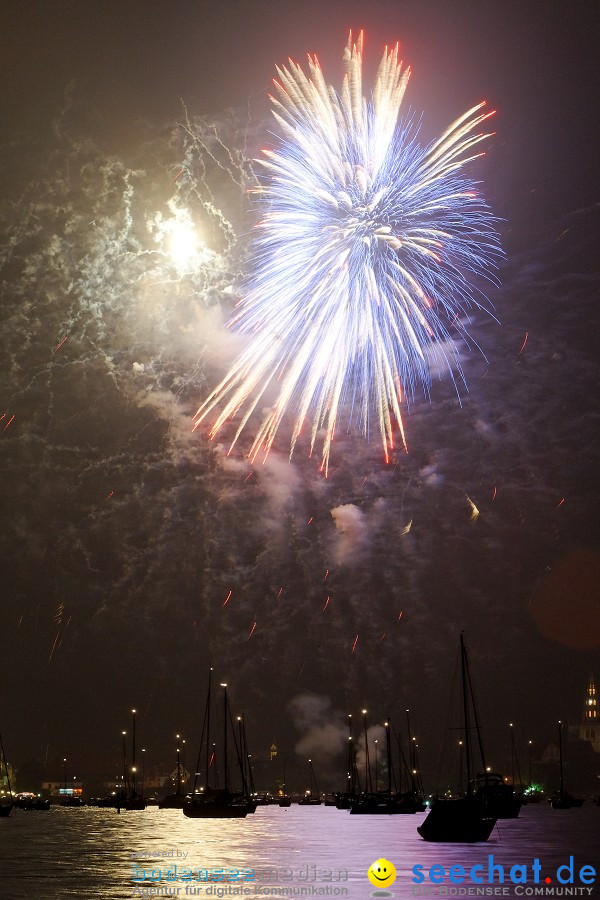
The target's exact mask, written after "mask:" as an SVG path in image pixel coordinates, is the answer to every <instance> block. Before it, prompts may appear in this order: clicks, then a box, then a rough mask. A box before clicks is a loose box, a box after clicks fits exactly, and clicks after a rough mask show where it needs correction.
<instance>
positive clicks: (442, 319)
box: [195, 34, 501, 472]
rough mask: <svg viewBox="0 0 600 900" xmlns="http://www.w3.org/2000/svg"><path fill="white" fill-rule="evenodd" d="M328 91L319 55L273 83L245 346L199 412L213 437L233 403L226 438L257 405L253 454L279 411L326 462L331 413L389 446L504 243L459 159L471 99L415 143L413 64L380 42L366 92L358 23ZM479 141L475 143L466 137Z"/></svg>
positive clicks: (243, 308)
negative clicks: (410, 100) (275, 133)
mask: <svg viewBox="0 0 600 900" xmlns="http://www.w3.org/2000/svg"><path fill="white" fill-rule="evenodd" d="M344 62H345V69H346V71H345V76H344V81H343V86H342V90H341V93H339V94H338V93H337V92H336V91H335V90H334V89H333V88H332V87H329V86H328V85H327V84H326V82H325V80H324V77H323V74H322V72H321V68H320V66H319V62H318V60H317V58H316V57H310V56H309V59H308V68H309V74H308V75H306V74H305V73H304V71H303V70H302V68H301V67H300V66H299V65H298V64H296V63H294V62H292V61H291V60H290V62H289V65H288V67H282V68H281V69H278V70H277V71H278V75H279V78H278V79H277V80H275V81H274V84H275V88H276V93H277V96H276V97H271V100H272V102H273V106H274V109H273V114H274V116H275V119H276V120H277V123H278V125H279V127H280V129H281V133H282V137H281V138H280V139H279V142H278V145H277V147H276V148H275V149H273V150H264V151H263V155H264V156H263V159H261V160H260V162H261V164H262V166H263V167H264V169H265V176H264V179H263V183H262V185H261V187H260V188H259V189H258V194H259V203H260V204H261V206H262V210H263V215H262V219H261V221H260V222H259V223H258V226H257V231H258V233H257V236H256V237H255V241H254V254H253V274H252V275H251V278H250V280H249V284H248V290H247V292H246V295H245V296H244V298H243V300H242V301H241V302H240V304H239V308H238V311H237V314H236V315H235V317H234V318H233V320H232V322H231V323H230V324H231V326H232V327H233V328H234V329H235V330H236V331H238V332H245V333H247V334H248V335H249V339H248V343H247V346H246V348H245V350H244V351H243V352H242V353H241V354H240V356H239V357H238V359H237V360H236V362H235V363H234V365H233V366H232V368H231V370H230V371H229V373H228V374H227V376H226V377H225V378H224V379H223V381H222V382H221V383H220V384H219V385H218V387H217V388H216V389H215V390H214V391H213V392H212V394H211V395H210V396H209V397H208V398H207V400H206V401H205V402H204V404H203V405H202V406H201V407H200V409H199V410H198V413H197V414H196V420H195V427H198V425H199V424H200V422H202V421H203V420H204V419H205V418H206V417H207V416H208V415H209V414H210V413H211V412H213V411H216V410H217V408H218V410H219V411H218V413H217V415H216V418H215V420H214V422H213V424H212V428H211V431H210V434H211V437H214V436H215V435H216V434H217V433H218V432H219V430H220V429H221V428H222V426H223V425H224V424H225V422H226V421H227V420H229V419H230V418H232V417H235V416H236V415H238V414H239V415H240V421H239V424H238V427H237V431H236V433H235V435H234V438H233V442H232V444H231V446H232V447H233V445H234V444H235V442H236V441H237V439H238V437H239V435H240V433H241V431H242V430H243V428H244V426H245V425H246V423H247V422H248V419H249V418H250V416H251V415H252V413H253V412H254V411H255V410H256V408H257V406H258V405H259V404H261V403H262V405H263V406H268V409H267V411H266V414H264V419H263V422H262V424H261V425H260V427H259V429H258V431H257V433H256V436H255V438H254V441H253V444H252V448H251V451H250V457H251V458H252V459H254V458H255V457H256V456H257V454H258V453H259V452H261V451H263V452H264V454H265V456H266V454H267V453H268V452H269V449H270V448H271V446H272V443H273V440H274V438H275V435H276V433H277V431H278V429H279V427H280V425H281V423H282V420H283V419H284V417H287V416H288V415H289V416H290V417H291V418H292V419H293V422H292V425H291V450H290V455H291V453H292V452H293V450H294V446H295V444H296V442H297V440H298V437H299V436H300V433H301V431H302V429H303V427H305V426H306V427H307V428H308V429H309V430H310V451H311V453H312V451H313V449H314V446H315V442H316V441H317V438H318V437H322V468H323V469H324V471H325V472H327V465H328V459H329V454H330V449H331V442H332V439H333V436H334V433H335V430H336V428H337V427H338V426H339V424H340V417H341V414H342V412H344V414H345V416H346V418H347V423H348V425H350V424H352V423H354V424H357V425H358V426H359V427H360V428H361V429H362V431H363V432H364V433H365V434H367V435H368V433H369V431H370V428H371V427H372V423H376V425H377V430H378V431H379V433H380V435H381V440H382V443H383V448H384V453H385V457H386V460H387V459H388V458H389V451H390V449H391V448H392V447H393V446H394V431H397V432H399V434H400V437H401V441H402V443H403V444H405V441H404V431H403V426H402V415H401V405H402V403H403V402H405V401H406V400H410V399H411V398H412V397H413V396H414V392H415V389H416V387H417V386H418V385H422V386H423V387H424V389H425V393H426V394H427V393H428V390H429V385H430V380H431V373H430V366H429V361H430V360H431V359H432V357H433V358H434V359H436V360H437V363H439V361H440V359H441V360H443V362H444V364H445V365H446V366H447V367H448V369H449V370H450V371H451V372H454V371H458V372H459V373H460V372H461V370H460V362H459V358H458V350H457V348H456V344H455V342H454V340H453V339H452V336H453V334H456V333H457V332H458V333H462V335H463V337H464V338H468V335H467V334H466V332H465V328H464V324H463V322H462V317H463V316H464V313H465V311H466V310H467V309H468V308H469V307H472V306H477V307H480V308H484V306H482V304H483V301H484V297H483V295H481V294H480V293H479V291H478V289H477V288H476V287H475V286H474V282H475V281H477V280H479V279H481V278H482V277H483V278H487V279H488V280H491V281H493V280H494V279H493V274H492V273H493V271H494V268H495V262H496V260H497V258H498V256H499V255H500V253H501V250H500V247H499V241H498V237H497V234H496V232H495V229H494V218H493V216H492V215H491V213H490V211H489V208H488V206H487V205H486V203H485V201H484V200H483V199H482V198H481V196H480V195H479V193H478V191H477V188H476V185H475V183H474V182H472V181H471V180H469V179H468V178H467V177H466V176H465V175H464V174H463V173H462V172H461V170H462V169H463V167H464V166H465V164H466V163H468V162H471V161H472V160H473V159H475V158H476V157H477V156H480V155H482V153H481V152H480V150H479V147H478V145H480V144H481V142H482V141H484V140H485V139H487V138H488V137H490V136H491V135H490V133H484V132H482V131H481V130H480V128H479V126H481V124H482V123H483V122H484V121H485V120H486V119H488V118H489V117H490V116H491V115H493V113H491V112H483V111H482V110H483V107H484V106H485V103H480V104H478V105H477V106H475V107H473V108H472V109H470V110H469V111H468V112H466V113H465V114H464V115H462V116H461V117H460V118H459V119H457V120H456V121H455V122H454V123H453V124H452V125H451V126H450V127H449V128H448V129H447V130H446V131H445V132H444V134H442V136H441V137H440V138H439V139H438V140H437V141H435V142H433V143H432V144H430V145H429V146H427V147H422V146H420V145H419V143H418V141H417V136H416V129H415V128H414V126H413V125H412V124H411V121H410V120H407V121H406V122H404V123H401V122H399V113H400V107H401V104H402V99H403V96H404V92H405V90H406V86H407V83H408V80H409V76H410V70H409V69H408V68H403V65H402V63H401V62H399V60H398V46H396V47H395V48H394V49H392V50H388V49H387V48H386V51H385V53H384V56H383V58H382V60H381V64H380V66H379V70H378V72H377V77H376V81H375V87H374V90H373V95H372V99H371V100H366V99H365V98H364V97H363V89H362V34H361V35H360V37H359V40H358V41H357V42H356V43H355V44H353V43H352V39H351V36H350V39H349V41H348V45H347V47H346V51H345V54H344ZM475 148H477V149H475Z"/></svg>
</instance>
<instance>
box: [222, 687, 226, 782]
mask: <svg viewBox="0 0 600 900" xmlns="http://www.w3.org/2000/svg"><path fill="white" fill-rule="evenodd" d="M221 687H222V688H223V757H224V760H225V761H224V763H223V784H224V787H225V790H227V713H228V709H227V685H226V684H221Z"/></svg>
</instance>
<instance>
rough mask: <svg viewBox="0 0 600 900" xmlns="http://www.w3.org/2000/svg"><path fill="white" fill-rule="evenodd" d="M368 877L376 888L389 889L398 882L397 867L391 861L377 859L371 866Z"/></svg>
mask: <svg viewBox="0 0 600 900" xmlns="http://www.w3.org/2000/svg"><path fill="white" fill-rule="evenodd" d="M367 875H368V876H369V881H370V882H371V884H373V885H375V887H389V886H390V884H393V883H394V881H395V880H396V867H395V866H394V864H393V863H391V862H390V861H389V859H376V860H375V862H374V863H371V865H370V866H369V869H368V871H367Z"/></svg>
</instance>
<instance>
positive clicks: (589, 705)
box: [583, 676, 598, 725]
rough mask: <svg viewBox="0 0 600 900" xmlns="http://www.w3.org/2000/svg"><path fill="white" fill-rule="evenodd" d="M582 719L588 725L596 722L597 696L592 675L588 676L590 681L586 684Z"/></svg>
mask: <svg viewBox="0 0 600 900" xmlns="http://www.w3.org/2000/svg"><path fill="white" fill-rule="evenodd" d="M583 721H584V722H585V723H586V724H587V723H589V724H590V725H591V724H594V725H597V724H598V698H597V696H596V685H595V684H594V678H593V676H591V677H590V683H589V684H588V689H587V697H586V700H585V710H584V713H583Z"/></svg>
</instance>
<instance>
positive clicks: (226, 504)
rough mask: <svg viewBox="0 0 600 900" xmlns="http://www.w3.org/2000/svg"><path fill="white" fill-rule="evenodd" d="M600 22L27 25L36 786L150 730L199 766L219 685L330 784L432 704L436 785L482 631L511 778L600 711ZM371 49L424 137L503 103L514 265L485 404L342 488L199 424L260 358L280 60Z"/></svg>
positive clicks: (89, 7) (315, 15)
mask: <svg viewBox="0 0 600 900" xmlns="http://www.w3.org/2000/svg"><path fill="white" fill-rule="evenodd" d="M598 20H599V14H598V4H597V3H592V2H578V3H577V4H572V3H567V2H560V3H552V4H550V3H547V2H512V0H511V2H502V3H492V2H483V0H482V2H474V0H471V2H469V0H448V2H444V0H437V2H430V0H411V2H402V0H396V2H382V0H374V2H371V3H369V4H365V3H356V2H341V0H331V2H323V0H320V2H301V0H300V2H297V3H288V4H287V5H286V4H285V3H275V2H273V0H255V2H252V3H250V2H241V0H238V2H231V0H224V2H221V3H219V4H214V5H211V6H209V5H207V4H205V3H203V2H186V0H172V2H170V3H168V4H167V3H165V4H155V3H151V2H142V0H139V2H135V0H121V2H112V0H104V2H92V0H83V2H82V0H46V2H41V0H38V2H29V0H18V2H17V0H8V2H4V3H3V4H2V7H1V9H0V34H1V35H2V44H3V48H2V54H1V55H0V66H1V69H2V73H1V74H2V77H1V83H2V91H1V95H2V100H1V103H2V122H3V130H2V141H1V165H0V186H1V189H2V194H1V197H2V199H1V201H0V230H1V237H0V284H1V290H2V302H1V306H0V310H1V316H2V342H1V344H0V372H1V373H2V381H1V396H0V406H1V408H0V415H2V414H3V413H4V414H5V415H4V418H3V419H2V420H1V421H0V466H1V472H2V503H1V506H0V521H1V526H2V535H3V541H2V554H1V557H0V559H1V573H0V594H1V598H2V605H1V609H2V629H1V633H2V638H3V640H2V653H1V654H0V727H1V729H2V733H3V737H4V741H5V745H6V750H7V754H8V757H9V759H12V760H13V761H14V762H15V764H18V763H19V762H22V761H23V760H26V759H30V758H32V757H36V758H38V759H39V760H41V761H42V762H43V763H45V764H46V766H47V769H46V770H47V772H48V775H49V776H50V775H54V776H55V777H60V773H61V765H60V763H59V762H58V761H59V760H60V761H62V758H63V756H67V757H68V758H69V759H73V761H74V762H73V765H76V766H77V769H78V770H81V772H82V777H84V778H85V776H86V773H87V772H90V773H91V772H93V773H98V772H105V771H106V772H111V771H112V769H111V767H114V764H115V762H116V763H117V764H118V761H119V759H120V733H121V730H122V729H123V728H127V727H129V715H128V713H129V710H130V709H131V707H132V706H135V707H136V708H137V709H138V711H139V717H138V726H139V729H140V733H141V735H142V737H141V742H142V745H145V746H147V747H148V748H149V751H148V753H149V761H150V762H162V761H170V756H169V754H170V752H171V747H172V744H173V735H174V734H175V732H180V733H183V734H184V735H185V736H186V737H187V738H188V740H189V745H190V746H195V742H196V741H197V739H198V735H199V730H200V725H201V715H202V707H203V702H204V692H205V683H206V672H207V669H208V666H209V665H212V666H214V668H215V672H216V675H217V678H218V680H219V681H220V680H226V681H228V683H229V685H230V689H231V699H232V703H233V705H234V707H236V708H237V709H241V708H242V707H243V708H244V710H245V712H246V716H247V718H248V728H249V732H250V741H251V744H252V745H253V752H254V753H256V754H261V753H264V752H265V751H266V748H267V746H268V745H269V744H270V743H271V742H272V741H273V740H275V741H276V742H277V743H278V745H279V746H280V747H281V748H282V749H283V750H285V752H286V754H287V755H288V758H290V759H291V758H292V757H293V756H294V753H295V752H297V753H298V759H304V758H305V757H306V755H307V754H308V753H309V752H310V753H312V754H313V758H314V759H315V760H317V759H319V760H320V764H321V767H322V769H324V770H326V769H327V768H328V767H329V768H332V767H333V762H332V759H333V756H332V753H333V752H334V750H335V749H337V747H338V746H339V740H340V734H341V733H342V732H343V733H345V731H344V729H345V716H346V714H347V713H348V712H352V713H354V714H357V713H358V712H359V710H360V709H361V708H362V707H363V706H365V705H366V706H367V707H368V708H369V710H370V713H371V714H372V717H373V722H376V721H381V720H383V719H384V717H386V716H387V715H391V716H392V718H394V717H397V718H400V716H401V714H402V715H403V713H404V710H405V708H406V707H407V706H410V707H411V709H412V710H413V711H414V713H413V715H414V723H415V731H416V732H417V733H418V734H419V740H420V743H421V747H422V753H423V755H424V757H425V758H426V759H429V761H430V765H431V766H433V760H434V759H435V758H436V756H437V752H438V747H439V744H440V742H441V740H442V736H443V732H444V728H445V725H446V719H447V715H446V707H447V704H448V695H449V688H450V682H451V680H452V675H453V672H454V667H455V660H456V652H457V647H458V635H459V632H460V631H461V630H464V631H465V634H466V640H467V643H468V646H469V647H470V649H471V655H472V660H473V671H474V676H475V680H476V688H477V693H478V699H479V705H480V707H481V712H482V718H483V721H484V725H485V729H486V740H487V742H488V745H489V746H490V753H491V755H492V757H493V758H494V762H496V763H497V765H498V766H501V765H503V764H504V748H505V744H506V728H507V723H508V722H509V721H513V722H515V723H516V726H517V728H518V734H519V735H520V739H522V741H523V743H524V742H525V741H526V740H528V739H534V741H535V743H536V746H540V747H542V746H543V745H545V744H546V743H547V742H548V741H549V740H550V739H551V738H552V737H553V735H554V729H555V723H556V720H557V719H558V718H563V719H564V720H576V719H578V717H579V716H580V713H581V709H582V702H583V696H584V691H585V687H586V684H587V679H588V677H589V675H590V672H592V671H595V672H596V676H597V679H600V657H599V653H598V649H599V647H600V598H599V592H598V584H599V583H600V535H599V530H598V524H597V523H598V501H599V478H598V471H599V465H600V460H599V454H598V413H599V409H598V399H597V392H598V334H599V329H598V300H599V296H598V293H599V286H600V268H599V265H598V260H599V254H598V239H599V236H600V227H599V226H600V221H599V219H600V191H599V167H598V163H597V145H598V129H597V97H598V92H599V88H600V85H599V80H600V79H599V77H598V74H599V73H598V62H597V46H596V45H597V34H598V26H599V24H600V22H599V21H598ZM350 28H353V29H354V30H355V31H358V30H359V29H360V28H364V29H365V40H366V51H365V58H366V71H367V75H368V76H371V75H372V74H373V72H374V70H375V68H376V66H377V63H378V62H379V59H380V56H381V52H382V50H383V47H384V45H385V44H386V43H395V42H396V41H397V40H398V41H400V45H401V49H402V55H403V57H404V59H405V60H406V61H407V62H408V63H410V65H411V67H412V69H413V77H412V79H411V82H410V85H409V88H408V92H407V96H406V101H405V102H406V103H407V104H408V105H409V106H410V108H411V109H413V110H414V111H415V112H416V113H417V115H420V114H421V113H423V120H422V129H421V134H422V139H423V140H424V141H428V140H431V139H432V138H434V137H435V136H437V134H439V133H440V131H441V130H443V129H444V128H445V127H446V126H447V125H448V124H450V123H451V122H452V121H454V119H455V118H457V116H458V115H460V114H461V113H463V112H464V111H466V110H467V109H468V108H470V107H471V106H473V105H475V104H476V103H477V102H478V101H479V100H481V99H482V98H485V99H487V100H488V101H489V103H490V104H491V106H492V107H493V108H496V109H497V110H498V113H497V116H496V118H495V120H494V128H495V130H496V135H495V137H494V138H493V139H492V140H490V141H489V144H488V145H487V146H486V151H487V155H486V157H485V159H483V160H479V161H478V162H477V163H476V165H475V166H474V167H473V169H472V170H471V173H472V174H473V175H474V177H476V178H477V179H481V180H482V181H483V185H484V194H485V196H486V198H487V200H488V201H489V203H490V204H491V206H492V209H493V211H494V213H495V214H496V215H497V216H498V217H499V218H500V219H501V220H502V221H501V222H500V223H499V230H500V232H501V234H502V242H503V246H504V250H505V252H506V260H505V262H503V264H502V266H501V271H500V280H501V282H502V286H501V288H499V289H495V288H493V287H491V288H489V289H488V294H489V297H490V300H491V302H492V304H493V306H494V308H495V315H496V316H497V320H498V321H497V322H496V321H494V319H493V318H491V317H490V316H486V315H485V314H483V313H474V314H473V317H472V321H471V324H470V331H471V333H472V334H473V336H474V338H475V339H476V341H477V343H478V344H479V346H480V347H482V348H483V350H484V351H485V356H483V355H482V354H481V353H479V352H478V351H477V350H476V349H472V350H471V351H468V350H467V348H464V352H463V353H462V364H463V369H464V372H465V376H466V380H467V387H466V388H465V387H463V388H462V390H461V397H460V402H459V400H458V399H457V397H456V393H455V391H454V388H453V385H452V383H451V381H450V380H449V379H448V378H445V377H440V378H439V379H436V380H434V385H433V390H432V396H431V399H428V400H426V399H424V398H422V397H418V398H417V400H416V402H415V403H414V405H413V406H412V407H411V410H410V414H409V415H407V416H406V418H405V428H406V433H407V441H408V448H409V452H408V454H405V453H403V452H402V451H400V450H399V451H397V452H396V453H395V455H394V457H393V459H392V461H391V462H390V464H389V465H386V464H385V463H384V461H383V459H382V453H381V449H380V445H379V443H378V441H377V439H375V438H374V439H373V440H372V441H371V442H370V443H368V442H367V441H366V440H365V439H364V438H363V437H362V436H361V435H360V434H355V433H352V432H350V433H346V432H345V431H344V430H343V429H341V430H340V431H339V433H338V435H336V441H335V444H334V449H333V452H332V457H331V467H330V475H329V478H328V479H326V480H325V479H324V478H323V476H322V475H321V474H320V473H319V457H318V454H317V455H316V457H315V458H314V459H308V458H307V454H306V452H303V451H305V450H306V448H305V447H304V448H302V447H300V448H299V449H298V451H297V452H296V453H295V455H294V457H293V459H292V462H291V463H289V462H288V448H289V438H288V437H287V436H286V435H285V434H284V433H282V434H281V435H280V436H279V437H278V440H277V442H276V444H275V448H274V450H273V452H272V454H271V456H270V457H269V461H268V462H267V464H266V465H264V466H263V465H262V464H259V463H257V465H256V466H251V465H250V463H249V461H248V460H247V459H246V458H245V455H244V451H245V450H246V451H247V450H248V448H249V446H250V443H251V437H252V426H250V430H249V432H248V434H246V435H244V437H243V439H242V440H241V441H240V444H239V445H238V446H237V447H236V450H235V452H234V453H233V454H232V455H231V456H229V457H226V456H225V451H226V448H227V445H226V443H225V442H224V444H223V445H221V444H219V443H216V442H210V441H208V439H207V434H206V429H205V430H204V431H203V430H202V429H200V430H199V431H197V432H195V433H193V434H192V431H191V428H192V417H193V414H194V412H195V410H196V408H197V407H198V405H199V404H200V402H201V401H202V400H203V399H204V398H205V397H206V395H207V393H209V392H210V391H211V390H212V389H213V387H214V386H215V384H216V383H217V381H218V380H219V379H220V377H222V375H223V374H224V372H225V371H226V369H227V366H228V364H229V363H230V362H231V361H232V359H233V358H234V356H235V349H236V341H235V339H232V338H231V337H230V336H229V335H228V333H227V331H226V330H225V328H224V324H225V322H226V321H227V319H228V317H229V314H230V312H231V309H232V306H233V303H234V300H235V297H236V296H237V294H236V290H237V289H238V286H239V284H240V281H241V278H242V276H243V275H244V273H245V272H247V267H248V266H249V265H250V262H249V254H248V235H249V232H250V230H251V226H252V223H253V218H252V216H253V209H252V206H251V203H250V202H249V200H248V196H247V194H246V190H247V188H248V187H249V186H250V185H251V182H252V178H253V174H252V163H251V162H250V160H251V159H252V157H254V156H256V155H257V153H258V150H259V148H260V147H261V146H263V145H264V143H265V142H269V141H272V140H273V138H272V137H271V136H270V135H269V133H268V132H269V129H272V128H273V125H272V123H271V120H270V119H269V113H268V102H267V93H268V91H269V89H270V80H271V78H272V77H273V75H274V74H275V65H276V64H278V63H279V64H281V63H285V62H286V60H287V58H288V57H292V58H294V59H296V60H299V61H301V62H303V61H304V59H305V54H306V53H307V52H309V51H310V52H316V53H317V55H318V56H319V59H320V61H321V65H322V67H323V69H324V72H325V76H326V79H327V81H328V82H330V83H333V84H339V82H340V79H341V72H342V67H341V62H340V60H341V53H342V50H343V47H344V45H345V42H346V37H347V32H348V30H349V29H350ZM366 83H367V84H368V83H369V78H368V77H367V79H366ZM182 101H183V103H184V104H185V108H184V107H183V106H182ZM180 170H181V173H180ZM178 173H180V174H178ZM174 206H177V207H178V208H180V209H186V210H188V211H189V217H190V220H191V221H192V222H193V223H194V224H195V225H196V226H197V228H198V231H199V232H200V233H201V234H202V240H203V250H202V251H201V253H200V256H199V259H198V261H197V263H195V264H194V266H192V267H191V268H190V267H188V268H187V270H186V271H182V270H181V269H178V268H177V267H176V266H175V265H174V264H173V262H172V260H171V259H170V258H169V256H168V254H167V253H166V252H165V249H164V238H163V237H162V235H163V230H162V229H163V226H164V223H165V221H167V220H168V219H169V218H170V217H172V215H173V209H174ZM13 416H14V418H12V417H13ZM254 427H257V422H255V423H254ZM225 437H226V435H225ZM471 503H473V504H475V506H476V507H477V509H478V510H479V516H478V517H476V518H475V517H474V516H473V514H472V510H473V507H472V506H471ZM326 572H328V575H327V576H326ZM282 589H283V590H282ZM229 592H231V595H230V596H229V599H228V600H227V598H228V595H229ZM328 597H329V598H330V600H329V603H328V604H327V605H326V601H327V598H328ZM226 601H227V602H226ZM325 606H326V608H324V607H325ZM254 626H255V627H254ZM357 635H358V641H357V642H356V646H355V649H354V652H353V645H354V642H355V639H356V636H357ZM456 724H458V723H456ZM332 725H333V726H335V727H332ZM338 725H339V729H338V727H337V726H338ZM299 742H300V743H299ZM432 777H433V776H432Z"/></svg>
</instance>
